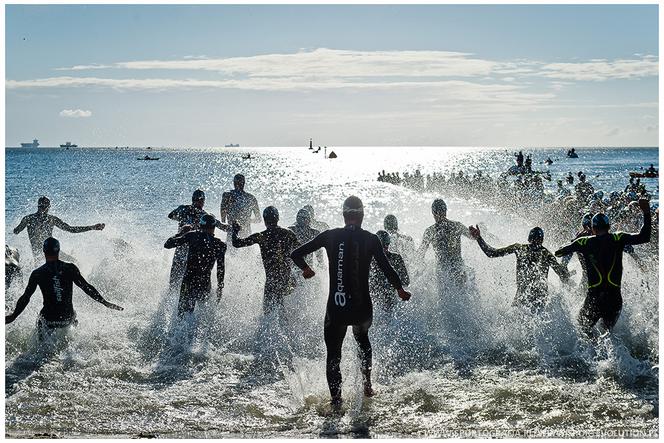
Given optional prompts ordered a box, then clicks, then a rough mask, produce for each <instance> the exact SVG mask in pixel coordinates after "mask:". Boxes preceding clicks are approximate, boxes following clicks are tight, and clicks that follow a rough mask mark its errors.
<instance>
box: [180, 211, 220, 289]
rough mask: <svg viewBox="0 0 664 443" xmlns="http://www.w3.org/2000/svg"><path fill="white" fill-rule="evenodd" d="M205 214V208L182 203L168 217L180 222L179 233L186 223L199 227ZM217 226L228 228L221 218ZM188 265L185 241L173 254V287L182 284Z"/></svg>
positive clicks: (195, 227)
mask: <svg viewBox="0 0 664 443" xmlns="http://www.w3.org/2000/svg"><path fill="white" fill-rule="evenodd" d="M205 214H207V212H206V211H205V210H203V209H201V208H198V207H196V206H194V205H180V206H178V207H177V208H175V209H174V210H172V211H171V213H170V214H168V218H170V219H171V220H176V221H177V222H178V233H180V230H181V229H182V227H183V226H185V225H190V226H193V227H194V229H197V228H198V225H199V223H200V220H201V217H202V216H204V215H205ZM216 226H217V228H219V229H221V230H222V231H227V230H228V225H225V224H223V223H221V222H220V221H219V220H217V221H216ZM186 266H187V246H186V243H185V244H184V245H182V246H179V247H176V248H175V254H173V263H172V265H171V274H170V277H169V286H170V288H171V289H175V288H177V286H178V285H179V284H180V282H181V279H182V276H183V274H184V271H185V268H186Z"/></svg>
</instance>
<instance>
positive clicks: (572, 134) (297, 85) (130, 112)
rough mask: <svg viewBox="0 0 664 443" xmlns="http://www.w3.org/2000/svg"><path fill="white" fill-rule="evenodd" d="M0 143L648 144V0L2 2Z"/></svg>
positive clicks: (651, 91)
mask: <svg viewBox="0 0 664 443" xmlns="http://www.w3.org/2000/svg"><path fill="white" fill-rule="evenodd" d="M5 20H6V27H5V30H6V31H5V32H6V39H5V45H6V139H5V142H6V145H7V146H16V145H18V143H19V142H22V141H28V140H31V139H32V138H34V137H37V138H39V139H40V141H41V143H42V144H44V145H47V146H52V145H57V144H59V143H63V142H65V141H68V140H71V141H73V142H77V143H79V144H81V145H94V146H116V145H152V146H219V145H223V144H225V143H230V142H233V143H240V144H242V145H243V146H293V145H302V144H304V143H306V142H307V141H308V139H309V137H314V139H315V140H316V141H317V142H318V144H325V145H328V146H334V145H440V146H445V145H453V146H516V145H526V146H561V145H577V146H656V145H657V143H658V132H659V126H658V62H659V60H658V52H659V51H658V11H657V6H656V5H645V6H644V5H627V6H620V5H598V6H573V5H569V6H563V5H560V6H545V5H519V6H500V5H495V6H485V5H463V6H453V5H427V6H404V5H396V6H389V5H373V6H359V5H356V6H352V5H351V6H344V5H332V6H302V5H289V6H286V5H284V6H279V5H271V6H261V5H248V6H230V5H207V6H175V5H173V6H126V5H110V6H101V5H95V6H81V5H50V6H34V5H31V6H12V5H8V6H6V16H5Z"/></svg>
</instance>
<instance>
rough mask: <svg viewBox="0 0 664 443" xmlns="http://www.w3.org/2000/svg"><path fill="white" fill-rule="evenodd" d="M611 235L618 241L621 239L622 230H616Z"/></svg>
mask: <svg viewBox="0 0 664 443" xmlns="http://www.w3.org/2000/svg"><path fill="white" fill-rule="evenodd" d="M611 235H612V236H613V239H614V240H615V241H620V239H621V238H622V236H623V232H616V233H614V234H611Z"/></svg>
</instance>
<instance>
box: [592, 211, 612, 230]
mask: <svg viewBox="0 0 664 443" xmlns="http://www.w3.org/2000/svg"><path fill="white" fill-rule="evenodd" d="M592 226H593V228H596V229H608V228H609V226H611V222H610V221H609V217H608V216H607V215H606V214H604V213H602V212H599V213H597V214H595V215H594V216H593V219H592Z"/></svg>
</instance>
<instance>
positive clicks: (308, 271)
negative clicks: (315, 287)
mask: <svg viewBox="0 0 664 443" xmlns="http://www.w3.org/2000/svg"><path fill="white" fill-rule="evenodd" d="M314 275H316V273H315V272H314V270H313V269H311V268H310V267H309V266H307V267H306V268H305V269H304V270H303V271H302V277H304V278H311V277H313V276H314Z"/></svg>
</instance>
